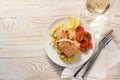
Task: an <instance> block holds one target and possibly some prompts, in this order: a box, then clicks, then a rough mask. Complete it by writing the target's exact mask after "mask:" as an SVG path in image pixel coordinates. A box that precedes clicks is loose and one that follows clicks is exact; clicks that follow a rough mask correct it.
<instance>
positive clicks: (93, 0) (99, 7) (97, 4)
mask: <svg viewBox="0 0 120 80" xmlns="http://www.w3.org/2000/svg"><path fill="white" fill-rule="evenodd" d="M86 6H87V9H88V10H89V11H90V12H91V13H96V14H103V13H105V12H106V11H107V10H108V9H109V7H110V0H87V2H86Z"/></svg>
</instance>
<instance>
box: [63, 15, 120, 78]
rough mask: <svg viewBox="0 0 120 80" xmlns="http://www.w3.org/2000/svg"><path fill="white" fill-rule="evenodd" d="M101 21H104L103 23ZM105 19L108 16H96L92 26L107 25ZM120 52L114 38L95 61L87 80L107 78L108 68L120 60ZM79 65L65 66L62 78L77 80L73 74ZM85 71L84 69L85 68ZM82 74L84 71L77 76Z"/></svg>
mask: <svg viewBox="0 0 120 80" xmlns="http://www.w3.org/2000/svg"><path fill="white" fill-rule="evenodd" d="M100 21H103V23H102V22H100ZM104 21H107V20H106V18H105V17H103V16H100V17H98V18H96V20H95V21H94V22H93V24H92V25H91V26H92V27H94V29H95V30H96V29H97V27H98V26H100V24H102V26H104V27H105V26H107V25H106V24H105V22H104ZM99 23H100V24H99ZM106 23H107V22H106ZM95 27H96V28H95ZM104 27H103V28H104ZM98 29H99V28H98ZM96 31H97V30H96ZM99 31H100V30H99ZM101 31H102V30H101ZM100 35H102V32H101V34H99V36H100ZM97 41H98V40H97ZM119 53H120V49H119V48H118V46H117V45H116V44H115V42H114V41H113V40H112V41H111V42H110V43H109V44H108V45H107V46H106V47H105V48H104V49H103V50H102V51H101V53H100V55H99V56H98V58H97V60H96V61H95V63H94V65H93V67H92V68H91V69H90V71H89V73H88V75H87V77H86V80H106V75H107V73H106V72H107V68H108V67H110V66H111V65H113V64H114V63H115V62H117V61H119V59H120V54H119ZM79 67H80V66H78V67H74V68H65V69H64V70H63V72H62V74H61V79H62V80H75V79H74V78H73V74H74V73H75V72H76V71H77V70H78V69H79ZM83 71H84V69H83ZM81 74H82V72H81V73H79V74H78V76H77V78H78V80H79V79H80V78H81V77H80V75H81Z"/></svg>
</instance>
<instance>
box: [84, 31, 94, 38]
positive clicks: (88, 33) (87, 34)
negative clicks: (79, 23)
mask: <svg viewBox="0 0 120 80" xmlns="http://www.w3.org/2000/svg"><path fill="white" fill-rule="evenodd" d="M84 35H85V36H86V37H87V38H88V39H90V40H91V39H92V36H91V34H90V32H87V31H85V32H84Z"/></svg>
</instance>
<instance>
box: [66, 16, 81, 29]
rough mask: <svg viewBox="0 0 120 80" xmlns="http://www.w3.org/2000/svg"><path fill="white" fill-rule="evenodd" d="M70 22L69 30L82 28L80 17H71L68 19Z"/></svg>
mask: <svg viewBox="0 0 120 80" xmlns="http://www.w3.org/2000/svg"><path fill="white" fill-rule="evenodd" d="M68 21H69V29H75V28H77V27H78V26H80V19H79V17H76V18H75V17H73V16H69V17H68Z"/></svg>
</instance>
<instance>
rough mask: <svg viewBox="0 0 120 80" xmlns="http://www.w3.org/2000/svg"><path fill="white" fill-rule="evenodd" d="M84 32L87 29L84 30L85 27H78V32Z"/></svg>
mask: <svg viewBox="0 0 120 80" xmlns="http://www.w3.org/2000/svg"><path fill="white" fill-rule="evenodd" d="M84 31H85V29H84V27H83V26H78V27H77V28H76V32H84Z"/></svg>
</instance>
